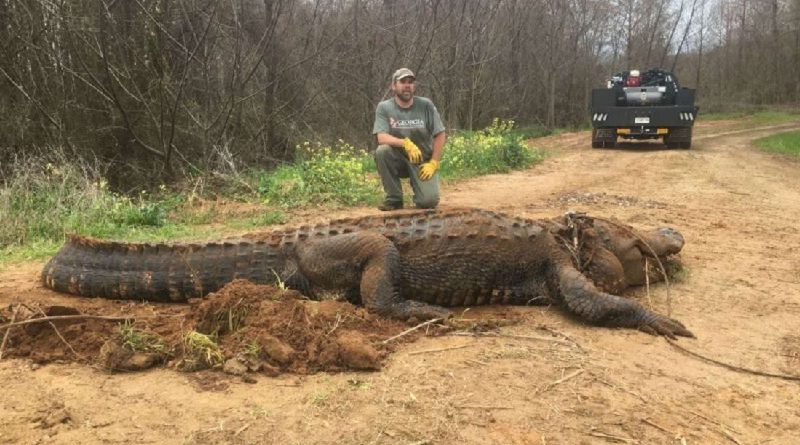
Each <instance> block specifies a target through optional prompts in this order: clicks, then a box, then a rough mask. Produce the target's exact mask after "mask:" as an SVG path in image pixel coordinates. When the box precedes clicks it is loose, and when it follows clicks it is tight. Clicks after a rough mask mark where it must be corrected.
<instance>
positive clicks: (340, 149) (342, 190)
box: [255, 141, 381, 207]
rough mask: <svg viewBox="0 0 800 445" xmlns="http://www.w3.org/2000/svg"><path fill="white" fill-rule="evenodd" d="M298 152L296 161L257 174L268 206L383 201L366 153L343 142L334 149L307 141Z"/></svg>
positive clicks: (257, 179)
mask: <svg viewBox="0 0 800 445" xmlns="http://www.w3.org/2000/svg"><path fill="white" fill-rule="evenodd" d="M297 150H298V154H299V158H300V159H299V160H298V161H297V162H295V163H293V164H290V165H285V166H282V167H279V168H278V169H276V170H274V171H269V172H258V173H256V174H255V176H256V177H255V181H256V187H255V188H256V189H257V190H258V193H259V194H260V195H261V196H262V199H263V200H264V202H265V203H266V204H268V205H277V206H281V207H305V206H311V205H319V204H340V205H345V206H357V205H371V204H376V203H377V202H379V201H380V199H381V187H380V183H379V181H378V177H377V175H376V174H374V173H373V170H372V169H371V168H370V166H369V165H370V164H372V162H371V160H372V158H371V156H370V155H369V154H368V153H367V152H366V151H365V150H360V149H357V148H355V147H353V146H352V145H350V144H347V143H345V142H343V141H339V142H338V143H337V144H334V145H333V146H326V145H322V144H312V143H310V142H306V143H305V144H304V145H302V146H300V147H297Z"/></svg>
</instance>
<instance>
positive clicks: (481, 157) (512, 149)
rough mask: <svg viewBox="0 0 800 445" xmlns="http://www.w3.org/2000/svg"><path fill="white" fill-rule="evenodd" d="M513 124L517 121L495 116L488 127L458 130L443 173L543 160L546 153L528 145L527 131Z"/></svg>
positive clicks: (467, 174) (490, 170) (458, 175)
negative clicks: (520, 130)
mask: <svg viewBox="0 0 800 445" xmlns="http://www.w3.org/2000/svg"><path fill="white" fill-rule="evenodd" d="M513 128H514V121H501V120H499V119H495V120H494V121H493V122H492V125H490V126H489V127H488V128H486V129H484V130H481V131H477V132H461V133H456V134H455V135H454V136H453V137H451V138H450V140H449V141H448V144H447V148H446V150H445V154H444V162H442V170H441V172H442V177H443V178H465V177H471V176H478V175H484V174H489V173H503V172H508V171H510V170H514V169H521V168H526V167H529V166H531V165H533V164H535V163H537V162H540V161H541V160H542V159H543V158H544V155H543V153H542V152H541V151H539V150H536V149H530V148H528V147H527V145H526V144H525V140H524V138H523V133H521V132H514V131H513Z"/></svg>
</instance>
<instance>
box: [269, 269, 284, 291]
mask: <svg viewBox="0 0 800 445" xmlns="http://www.w3.org/2000/svg"><path fill="white" fill-rule="evenodd" d="M270 271H271V272H272V275H275V287H277V288H278V289H280V290H283V291H285V290H286V289H288V287H287V286H286V282H285V281H283V280H282V279H281V276H280V275H278V272H275V269H270Z"/></svg>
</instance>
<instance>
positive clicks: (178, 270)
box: [42, 236, 285, 302]
mask: <svg viewBox="0 0 800 445" xmlns="http://www.w3.org/2000/svg"><path fill="white" fill-rule="evenodd" d="M284 263H285V261H284V259H283V256H282V255H281V254H280V252H279V250H278V249H277V247H276V246H275V245H271V244H269V243H268V242H266V241H251V240H229V241H223V242H219V243H208V244H148V243H120V242H113V241H101V240H97V239H92V238H86V237H81V236H71V237H70V238H69V239H68V241H67V242H66V243H65V244H64V246H63V247H62V248H61V249H60V250H59V251H58V252H57V253H56V255H55V256H54V257H53V258H52V259H51V260H50V261H49V262H48V263H47V264H46V265H45V267H44V269H43V270H42V281H43V282H44V285H45V286H46V287H49V288H51V289H53V290H55V291H58V292H66V293H70V294H75V295H81V296H86V297H101V298H111V299H132V300H147V301H164V302H183V301H186V300H187V299H188V298H193V297H202V296H205V295H206V294H208V293H209V292H214V291H216V290H218V289H219V288H221V287H222V286H224V285H225V284H227V283H229V282H231V281H232V280H234V279H237V278H243V279H247V280H250V281H252V282H254V283H273V282H275V281H276V279H277V277H278V274H279V273H280V272H281V271H282V270H283V268H284Z"/></svg>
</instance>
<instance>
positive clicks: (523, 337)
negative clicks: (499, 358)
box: [448, 332, 573, 346]
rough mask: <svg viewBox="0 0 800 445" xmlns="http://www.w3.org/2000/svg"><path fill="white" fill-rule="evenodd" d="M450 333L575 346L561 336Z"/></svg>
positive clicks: (461, 335) (462, 335)
mask: <svg viewBox="0 0 800 445" xmlns="http://www.w3.org/2000/svg"><path fill="white" fill-rule="evenodd" d="M448 335H456V336H459V337H499V338H515V339H519V340H537V341H549V342H552V343H558V344H560V345H566V346H573V343H572V342H568V341H566V340H561V339H559V338H550V337H540V336H537V335H514V334H496V333H493V332H453V333H452V334H448Z"/></svg>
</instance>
